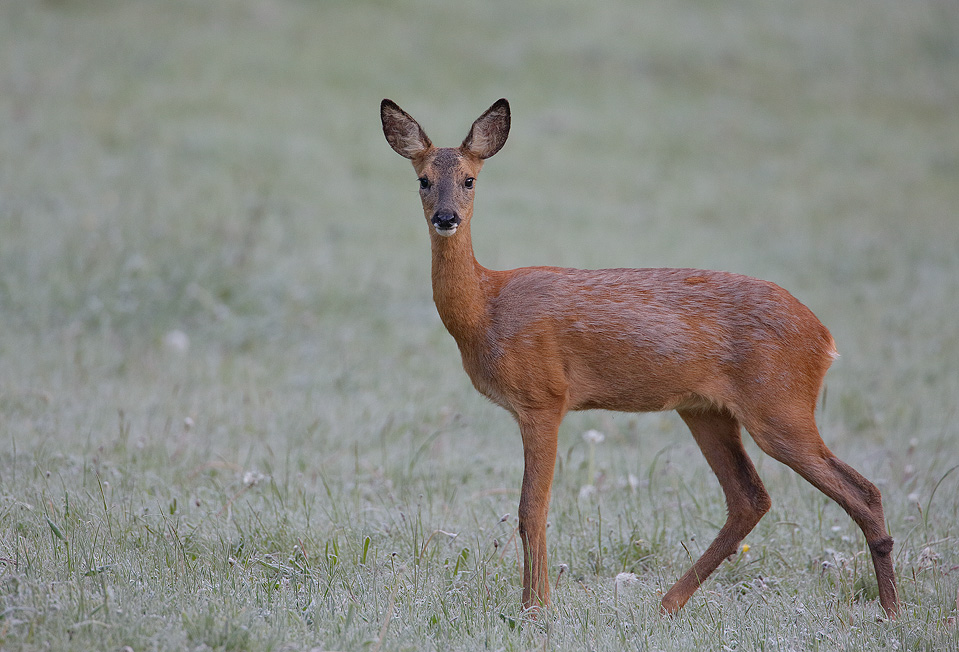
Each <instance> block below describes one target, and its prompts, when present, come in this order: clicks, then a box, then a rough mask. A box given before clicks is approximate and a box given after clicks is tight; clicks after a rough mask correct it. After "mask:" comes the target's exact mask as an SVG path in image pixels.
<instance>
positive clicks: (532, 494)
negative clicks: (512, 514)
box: [517, 410, 563, 610]
mask: <svg viewBox="0 0 959 652" xmlns="http://www.w3.org/2000/svg"><path fill="white" fill-rule="evenodd" d="M562 419H563V412H562V410H555V411H542V412H537V413H533V414H522V415H517V421H519V427H520V434H522V436H523V457H524V461H525V470H524V472H523V486H522V490H521V492H520V501H519V535H520V539H521V540H522V542H523V608H524V609H533V610H535V609H537V608H538V607H539V606H545V605H547V604H549V577H548V572H547V570H548V567H547V565H546V515H547V512H548V511H549V496H550V489H551V487H552V484H553V472H554V470H555V468H556V446H557V437H558V432H559V424H560V421H562Z"/></svg>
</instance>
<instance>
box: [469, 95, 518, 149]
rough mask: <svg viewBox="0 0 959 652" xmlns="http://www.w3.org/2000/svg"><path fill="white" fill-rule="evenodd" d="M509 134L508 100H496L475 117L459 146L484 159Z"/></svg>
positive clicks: (499, 146)
mask: <svg viewBox="0 0 959 652" xmlns="http://www.w3.org/2000/svg"><path fill="white" fill-rule="evenodd" d="M508 135H509V102H507V101H506V100H497V101H496V103H495V104H493V106H491V107H490V108H488V109H486V112H485V113H484V114H483V115H481V116H480V117H479V118H477V119H476V122H474V123H473V126H472V127H471V128H470V132H469V134H468V135H467V136H466V139H465V140H464V141H463V144H462V145H461V146H460V149H461V150H463V151H464V152H467V153H469V154H472V155H473V156H476V157H477V158H481V159H486V158H489V157H490V156H492V155H493V154H495V153H496V152H498V151H499V150H500V149H501V148H502V147H503V145H505V144H506V137H507V136H508Z"/></svg>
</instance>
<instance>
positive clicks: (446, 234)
mask: <svg viewBox="0 0 959 652" xmlns="http://www.w3.org/2000/svg"><path fill="white" fill-rule="evenodd" d="M433 228H435V229H436V232H437V233H438V234H439V235H441V236H443V237H444V238H448V237H450V236H451V235H453V234H454V233H456V227H455V226H454V227H453V228H451V229H441V228H440V227H438V226H437V227H433Z"/></svg>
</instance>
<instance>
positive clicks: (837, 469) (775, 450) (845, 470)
mask: <svg viewBox="0 0 959 652" xmlns="http://www.w3.org/2000/svg"><path fill="white" fill-rule="evenodd" d="M750 425H752V424H747V425H746V428H747V430H749V432H750V434H752V436H753V439H755V440H756V443H757V444H759V447H760V448H762V449H763V450H764V451H765V452H766V453H767V454H769V455H770V456H772V457H774V458H775V459H777V460H779V461H780V462H782V463H783V464H786V465H787V466H789V467H790V468H791V469H793V470H794V471H796V473H798V474H799V475H801V476H802V477H803V478H805V479H806V480H807V481H809V482H810V483H811V484H812V485H813V486H814V487H816V488H817V489H819V490H820V491H822V492H823V493H824V494H826V495H827V496H829V497H830V498H832V499H833V500H834V501H836V502H837V503H839V505H840V506H841V507H842V508H843V509H844V510H846V513H848V514H849V515H850V516H851V517H852V519H853V520H854V521H855V522H856V524H857V525H858V526H859V528H860V529H861V530H862V532H863V534H864V535H865V536H866V543H867V544H868V545H869V550H870V552H871V553H872V561H873V566H874V567H875V569H876V580H877V581H878V583H879V603H880V604H881V605H882V607H883V609H885V611H886V614H887V615H888V616H889V617H890V618H893V617H895V615H896V613H897V612H898V611H899V596H898V593H897V589H896V576H895V573H894V571H893V566H892V546H893V541H892V537H891V536H889V533H888V532H887V530H886V523H885V517H884V516H883V510H882V495H881V494H880V492H879V489H877V488H876V486H875V485H874V484H873V483H871V482H870V481H869V480H867V479H866V478H864V477H863V476H862V475H860V473H859V472H858V471H856V470H855V469H854V468H852V467H851V466H849V465H848V464H846V463H845V462H843V461H842V460H840V459H839V458H837V457H836V456H835V455H833V453H832V451H830V450H829V448H828V447H827V446H826V444H825V443H823V440H822V437H820V435H819V429H818V428H817V427H816V421H815V418H814V417H813V415H812V412H811V411H810V413H809V416H808V417H805V418H801V419H795V420H792V421H788V422H787V421H784V420H781V419H777V420H772V419H770V420H767V421H765V422H762V423H759V424H756V425H755V426H754V427H752V428H750Z"/></svg>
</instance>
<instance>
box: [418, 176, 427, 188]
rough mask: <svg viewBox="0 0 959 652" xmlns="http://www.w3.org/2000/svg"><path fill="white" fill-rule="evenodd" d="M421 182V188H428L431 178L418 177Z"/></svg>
mask: <svg viewBox="0 0 959 652" xmlns="http://www.w3.org/2000/svg"><path fill="white" fill-rule="evenodd" d="M417 180H418V181H419V182H420V190H428V189H429V187H430V180H429V179H427V178H426V177H420V178H419V179H417Z"/></svg>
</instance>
